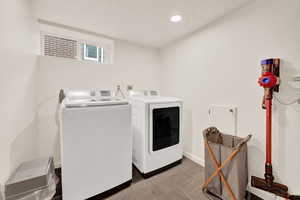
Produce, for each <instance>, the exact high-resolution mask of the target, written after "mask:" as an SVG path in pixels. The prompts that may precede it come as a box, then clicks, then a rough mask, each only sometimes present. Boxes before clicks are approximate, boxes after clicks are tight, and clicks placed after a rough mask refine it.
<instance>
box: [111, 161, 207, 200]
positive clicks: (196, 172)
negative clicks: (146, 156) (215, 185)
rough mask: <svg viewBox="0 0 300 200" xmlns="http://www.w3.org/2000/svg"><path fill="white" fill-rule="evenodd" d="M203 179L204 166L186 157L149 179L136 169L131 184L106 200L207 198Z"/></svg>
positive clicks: (194, 199) (199, 199) (183, 199)
mask: <svg viewBox="0 0 300 200" xmlns="http://www.w3.org/2000/svg"><path fill="white" fill-rule="evenodd" d="M203 181H204V168H203V167H201V166H200V165H198V164H196V163H194V162H193V161H191V160H189V159H187V158H184V159H183V161H182V163H181V164H180V165H178V166H175V167H173V168H171V169H168V170H167V171H164V172H162V173H160V174H157V175H155V176H153V177H150V178H148V179H144V178H143V177H142V176H141V175H140V174H139V173H138V172H137V170H136V169H134V170H133V182H132V184H131V186H130V187H128V188H126V189H123V190H121V191H120V192H118V193H116V194H114V195H112V196H110V197H108V198H106V200H202V199H203V200H205V199H206V198H205V197H204V196H203V194H202V190H201V183H203Z"/></svg>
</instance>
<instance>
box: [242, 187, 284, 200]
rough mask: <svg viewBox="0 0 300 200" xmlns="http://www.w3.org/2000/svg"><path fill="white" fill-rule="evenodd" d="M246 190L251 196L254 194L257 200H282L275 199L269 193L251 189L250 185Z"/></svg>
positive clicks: (275, 197) (274, 196)
mask: <svg viewBox="0 0 300 200" xmlns="http://www.w3.org/2000/svg"><path fill="white" fill-rule="evenodd" d="M247 190H248V191H249V192H251V193H253V194H255V195H256V196H258V197H259V198H262V199H264V200H280V199H282V198H280V197H277V196H276V195H274V194H272V193H269V192H265V191H263V190H260V189H257V188H254V187H251V186H250V185H248V188H247Z"/></svg>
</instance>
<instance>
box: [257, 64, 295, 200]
mask: <svg viewBox="0 0 300 200" xmlns="http://www.w3.org/2000/svg"><path fill="white" fill-rule="evenodd" d="M261 66H262V74H261V77H260V78H259V79H258V83H259V85H260V86H261V87H263V88H264V97H263V103H262V107H263V109H266V163H265V178H264V179H263V178H258V177H255V176H252V177H251V185H252V187H255V188H258V189H261V190H265V191H268V192H271V193H274V194H276V195H278V196H281V197H283V198H286V199H300V196H291V195H289V193H288V187H287V186H285V185H282V184H279V183H276V182H274V176H273V170H272V99H273V92H279V84H280V79H279V75H280V74H279V66H280V59H278V58H275V59H267V60H263V61H262V62H261Z"/></svg>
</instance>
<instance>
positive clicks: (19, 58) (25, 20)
mask: <svg viewBox="0 0 300 200" xmlns="http://www.w3.org/2000/svg"><path fill="white" fill-rule="evenodd" d="M37 34H38V31H37V25H36V24H35V20H34V18H33V17H32V16H31V4H30V1H29V0H1V1H0V44H1V45H0V56H1V57H0V58H1V64H0V70H1V72H0V93H1V98H0V106H1V107H0V110H1V113H0V121H1V131H0V137H1V138H0V147H1V150H0V158H1V163H0V184H3V183H4V181H5V180H6V178H7V177H8V176H9V173H10V172H11V171H13V170H14V169H15V168H16V166H18V164H19V163H20V162H22V161H24V160H29V159H31V158H32V157H34V156H35V153H36V150H35V134H36V125H35V123H36V122H35V107H36V101H35V97H36V93H35V75H36V74H35V69H36V68H35V66H36V65H35V64H36V55H35V54H36V52H37V45H36V44H37V41H38V35H37Z"/></svg>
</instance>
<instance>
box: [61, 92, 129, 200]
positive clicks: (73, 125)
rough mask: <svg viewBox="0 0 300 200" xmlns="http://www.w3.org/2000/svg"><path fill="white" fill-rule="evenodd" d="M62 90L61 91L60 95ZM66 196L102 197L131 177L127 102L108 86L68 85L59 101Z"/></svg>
mask: <svg viewBox="0 0 300 200" xmlns="http://www.w3.org/2000/svg"><path fill="white" fill-rule="evenodd" d="M61 96H64V95H61ZM60 138H61V157H62V163H61V165H62V190H63V192H62V193H63V194H62V196H63V199H64V200H83V199H88V198H90V197H94V196H95V195H98V196H97V197H101V196H102V195H103V194H104V195H105V194H107V191H110V190H112V189H116V188H120V187H123V186H124V187H125V186H128V185H130V183H131V180H132V133H131V106H130V104H129V103H128V101H126V100H122V99H117V98H114V97H113V96H112V95H111V92H110V91H101V92H100V93H97V91H96V92H91V91H73V92H72V91H70V92H68V93H66V97H65V98H64V100H63V101H62V103H61V106H60Z"/></svg>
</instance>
